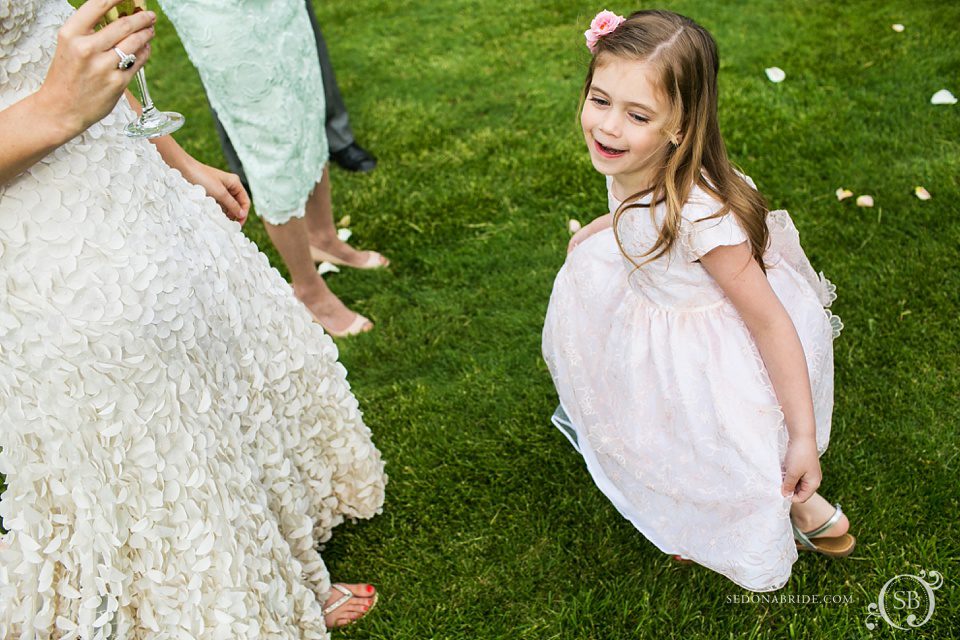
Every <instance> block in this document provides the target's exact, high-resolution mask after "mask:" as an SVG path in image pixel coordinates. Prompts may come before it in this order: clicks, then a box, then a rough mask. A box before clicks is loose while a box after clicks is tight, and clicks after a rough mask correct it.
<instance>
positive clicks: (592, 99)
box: [590, 96, 610, 107]
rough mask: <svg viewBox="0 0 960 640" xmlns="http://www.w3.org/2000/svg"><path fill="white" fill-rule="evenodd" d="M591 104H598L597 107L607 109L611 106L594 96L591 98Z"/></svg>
mask: <svg viewBox="0 0 960 640" xmlns="http://www.w3.org/2000/svg"><path fill="white" fill-rule="evenodd" d="M590 102H592V103H594V104H596V105H599V106H601V107H605V106H607V105H608V104H610V103H609V102H607V101H606V100H604V99H603V98H600V97H597V96H592V97H591V98H590Z"/></svg>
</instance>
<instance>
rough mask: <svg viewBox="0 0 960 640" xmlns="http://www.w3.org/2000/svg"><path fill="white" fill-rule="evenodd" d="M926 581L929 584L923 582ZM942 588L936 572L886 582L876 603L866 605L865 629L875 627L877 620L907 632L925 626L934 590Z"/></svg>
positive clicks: (934, 604)
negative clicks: (879, 619) (880, 619)
mask: <svg viewBox="0 0 960 640" xmlns="http://www.w3.org/2000/svg"><path fill="white" fill-rule="evenodd" d="M928 579H929V580H930V581H929V582H928V581H927V580H928ZM941 585H943V576H942V575H940V573H938V572H936V571H931V572H930V573H929V575H928V574H927V572H926V571H921V572H920V575H913V574H901V575H898V576H894V577H892V578H890V579H889V580H887V582H886V584H884V585H883V587H882V588H881V589H880V595H879V597H878V598H877V601H876V602H871V603H870V604H869V605H868V606H867V611H868V613H867V623H866V625H867V628H868V629H870V630H871V631H872V630H873V629H875V628H876V626H877V625H876V623H875V622H874V621H873V618H876V617H880V618H883V621H884V622H886V623H887V624H889V625H890V626H891V627H893V628H895V629H900V630H901V631H907V630H910V629H916V628H917V627H920V626H923V625H924V624H926V623H927V622H928V621H929V620H930V618H931V617H932V616H933V610H934V608H935V607H936V598H935V596H934V594H933V592H934V591H936V590H937V589H939V588H940V587H941Z"/></svg>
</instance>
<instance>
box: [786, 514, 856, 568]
mask: <svg viewBox="0 0 960 640" xmlns="http://www.w3.org/2000/svg"><path fill="white" fill-rule="evenodd" d="M834 507H835V508H836V510H835V511H834V512H833V515H832V516H830V518H829V519H828V520H827V521H826V522H824V523H823V524H822V525H820V526H819V527H817V528H816V529H814V530H813V531H807V532H803V531H800V529H798V528H797V526H796V525H795V524H793V522H792V521H791V522H790V526H792V527H793V539H794V540H796V542H797V550H798V551H815V552H816V553H822V554H823V555H825V556H828V557H830V558H845V557H847V556H848V555H850V554H851V553H853V548H854V547H855V546H857V539H856V538H854V537H853V536H852V535H850V534H849V533H845V534H843V535H842V536H832V537H822V538H818V537H817V536H819V535H820V534H822V533H823V532H825V531H826V530H827V529H829V528H830V527H832V526H833V525H835V524H837V523H838V522H840V518H841V517H843V511H841V510H840V505H839V504H835V505H834Z"/></svg>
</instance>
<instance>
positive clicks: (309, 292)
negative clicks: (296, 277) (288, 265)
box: [293, 275, 373, 337]
mask: <svg viewBox="0 0 960 640" xmlns="http://www.w3.org/2000/svg"><path fill="white" fill-rule="evenodd" d="M293 293H294V295H296V296H297V298H298V299H299V300H300V302H302V303H303V304H304V306H306V307H307V310H308V311H309V312H310V314H311V315H312V316H313V319H314V320H315V321H317V322H318V323H320V325H321V326H322V327H323V328H324V329H325V330H326V331H327V333H329V334H331V335H333V336H337V337H341V336H346V335H355V334H357V333H366V332H367V331H370V330H371V329H373V323H372V322H370V321H369V320H367V319H366V318H364V317H363V316H361V315H360V314H359V313H356V312H354V311H351V310H350V309H348V308H347V306H346V305H345V304H343V302H341V301H340V298H338V297H337V296H336V295H334V293H333V292H332V291H330V289H329V288H328V287H327V284H326V283H325V282H324V281H323V278H321V277H320V276H319V275H318V276H317V277H316V279H315V280H314V281H313V282H311V283H310V284H309V285H303V284H301V283H297V284H294V285H293ZM360 319H362V321H360Z"/></svg>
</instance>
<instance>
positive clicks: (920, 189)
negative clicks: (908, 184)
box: [913, 187, 933, 200]
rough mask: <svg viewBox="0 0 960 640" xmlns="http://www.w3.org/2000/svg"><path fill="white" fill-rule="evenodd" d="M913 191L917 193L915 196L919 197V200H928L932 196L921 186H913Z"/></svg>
mask: <svg viewBox="0 0 960 640" xmlns="http://www.w3.org/2000/svg"><path fill="white" fill-rule="evenodd" d="M913 192H914V193H915V194H916V195H917V197H918V198H920V199H921V200H929V199H930V198H932V197H933V196H931V195H930V192H929V191H927V190H926V189H924V188H923V187H914V188H913Z"/></svg>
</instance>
